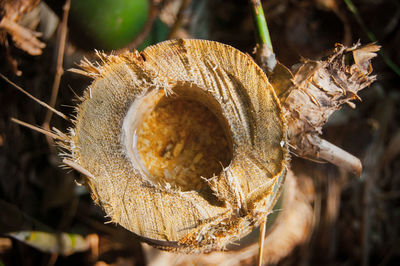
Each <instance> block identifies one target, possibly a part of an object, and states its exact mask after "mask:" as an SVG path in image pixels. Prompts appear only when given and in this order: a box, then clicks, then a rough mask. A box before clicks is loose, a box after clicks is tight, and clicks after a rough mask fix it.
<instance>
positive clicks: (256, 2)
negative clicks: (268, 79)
mask: <svg viewBox="0 0 400 266" xmlns="http://www.w3.org/2000/svg"><path fill="white" fill-rule="evenodd" d="M250 5H251V10H252V13H253V21H254V28H255V30H256V38H257V47H256V61H257V63H258V64H259V65H260V66H261V68H262V69H263V70H264V71H265V72H267V73H268V72H272V71H273V70H274V68H275V66H276V57H275V54H274V51H273V48H272V42H271V37H270V35H269V30H268V25H267V21H266V19H265V15H264V11H263V8H262V5H261V1H260V0H250Z"/></svg>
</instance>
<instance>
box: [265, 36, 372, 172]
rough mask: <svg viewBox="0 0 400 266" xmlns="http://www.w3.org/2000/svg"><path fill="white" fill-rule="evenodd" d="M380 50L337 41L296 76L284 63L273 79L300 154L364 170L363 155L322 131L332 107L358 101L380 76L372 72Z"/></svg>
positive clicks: (295, 151) (334, 108)
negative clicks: (325, 56)
mask: <svg viewBox="0 0 400 266" xmlns="http://www.w3.org/2000/svg"><path fill="white" fill-rule="evenodd" d="M378 50H379V46H378V45H375V44H369V45H366V46H362V47H360V45H359V44H356V45H354V46H353V47H351V48H346V47H344V46H342V45H338V46H337V47H336V49H335V53H334V54H333V55H332V56H330V57H329V58H328V59H327V60H325V61H306V62H304V63H303V64H302V65H301V66H300V67H299V68H298V70H297V71H296V73H295V74H294V75H293V76H292V74H291V73H290V71H289V70H287V69H285V67H284V66H282V65H280V64H279V65H278V66H277V67H276V70H275V73H273V75H272V77H271V80H272V84H273V85H274V88H275V89H276V90H277V92H278V97H279V98H280V100H281V103H282V105H283V107H284V109H285V111H286V118H287V121H288V137H289V141H290V145H291V146H292V147H293V150H292V151H293V152H294V153H295V154H297V155H299V156H302V157H316V158H321V159H323V160H327V161H329V162H331V163H333V164H335V165H337V166H339V167H342V168H344V169H346V170H348V171H351V172H353V173H355V174H356V175H361V163H360V161H359V159H358V158H356V157H354V156H352V155H350V154H349V153H347V152H345V151H343V150H341V149H340V148H338V147H335V146H334V145H332V144H330V143H329V142H327V141H325V140H321V139H320V137H319V135H320V134H322V126H323V125H324V124H325V123H326V122H327V121H328V118H329V116H330V115H331V114H332V113H333V112H335V111H336V110H338V109H340V107H341V105H342V104H344V103H346V104H348V105H350V106H351V107H354V106H355V105H354V103H352V102H351V101H352V100H356V99H358V100H359V99H360V98H359V97H358V95H357V93H358V92H359V91H360V90H362V89H363V88H365V87H367V86H369V85H370V84H371V83H372V82H373V81H374V80H375V76H370V74H371V72H372V67H371V64H370V60H371V59H372V58H373V57H375V56H376V53H375V52H377V51H378ZM285 78H286V79H285Z"/></svg>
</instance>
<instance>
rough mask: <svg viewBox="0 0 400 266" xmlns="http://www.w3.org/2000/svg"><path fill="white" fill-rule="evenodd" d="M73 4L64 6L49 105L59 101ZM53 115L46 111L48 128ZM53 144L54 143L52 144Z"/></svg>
mask: <svg viewBox="0 0 400 266" xmlns="http://www.w3.org/2000/svg"><path fill="white" fill-rule="evenodd" d="M70 5H71V0H66V1H65V4H64V6H63V18H62V22H61V25H60V31H59V35H58V52H57V66H56V74H55V76H54V81H53V86H52V89H51V97H50V102H49V105H50V106H51V107H54V106H55V104H56V101H57V96H58V90H59V87H60V81H61V76H62V75H63V73H64V70H63V61H64V50H65V43H66V40H67V32H68V14H69V9H70ZM52 116H53V113H52V112H50V111H47V112H46V116H45V119H44V122H43V127H44V128H45V129H47V130H49V129H50V121H51V118H52ZM46 139H47V142H48V143H49V144H52V143H53V141H52V139H51V138H48V137H46ZM50 146H52V145H50Z"/></svg>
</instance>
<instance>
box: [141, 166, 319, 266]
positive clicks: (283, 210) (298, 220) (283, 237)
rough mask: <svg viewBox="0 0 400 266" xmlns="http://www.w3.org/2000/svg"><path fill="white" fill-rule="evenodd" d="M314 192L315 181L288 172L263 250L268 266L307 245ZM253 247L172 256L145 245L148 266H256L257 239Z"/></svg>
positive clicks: (310, 227) (311, 219)
mask: <svg viewBox="0 0 400 266" xmlns="http://www.w3.org/2000/svg"><path fill="white" fill-rule="evenodd" d="M314 196H315V192H314V186H313V182H312V178H311V177H309V176H306V175H301V176H295V175H294V174H293V172H292V171H290V170H289V171H288V174H287V177H286V181H285V185H284V192H283V194H282V195H281V197H282V198H281V201H282V205H281V206H280V207H279V208H278V209H276V210H275V211H277V212H278V214H277V215H278V216H277V218H276V220H275V222H274V223H273V225H272V226H271V227H269V228H268V231H267V236H266V238H265V243H264V249H263V253H262V254H263V262H264V264H265V265H274V264H277V263H278V262H279V261H280V260H281V259H283V258H285V257H286V256H287V255H288V254H290V253H291V252H292V251H293V249H294V248H295V247H296V246H299V245H301V244H304V243H306V242H307V241H308V240H309V239H310V236H311V232H312V229H313V226H314V221H313V219H314V213H313V207H312V202H313V200H314ZM253 237H254V238H255V239H253V243H252V244H250V245H248V246H245V247H242V245H240V246H238V247H241V248H239V249H238V250H230V251H226V252H213V253H211V254H201V255H193V254H187V255H182V254H171V253H167V252H162V251H158V250H155V249H153V248H151V247H148V246H146V245H144V249H145V250H146V257H147V262H148V264H149V266H162V265H171V264H174V265H177V266H180V265H220V266H222V265H224V266H228V265H229V266H231V265H237V266H239V265H255V263H256V260H257V256H258V241H257V237H258V235H255V236H253ZM239 244H243V243H240V242H239Z"/></svg>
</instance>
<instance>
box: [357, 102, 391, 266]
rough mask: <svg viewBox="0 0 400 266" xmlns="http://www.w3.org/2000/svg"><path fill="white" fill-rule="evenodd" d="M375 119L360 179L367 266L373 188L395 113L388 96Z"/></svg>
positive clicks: (363, 252) (363, 250)
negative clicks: (375, 128) (361, 183)
mask: <svg viewBox="0 0 400 266" xmlns="http://www.w3.org/2000/svg"><path fill="white" fill-rule="evenodd" d="M374 113H375V115H374V116H375V119H376V120H377V122H378V123H379V126H378V128H377V130H376V132H375V133H374V135H373V139H372V143H371V144H370V145H369V147H368V149H367V152H366V154H365V157H364V163H365V165H366V167H365V170H364V172H363V175H362V176H361V180H362V181H363V182H364V186H363V195H362V201H363V202H362V207H363V208H362V221H361V222H362V223H361V224H362V226H361V238H360V239H361V265H363V266H367V265H370V263H369V252H370V243H371V235H370V232H371V226H372V224H373V222H372V220H373V217H375V213H374V211H375V209H374V207H375V206H376V205H374V202H375V200H376V199H374V198H375V197H376V196H374V194H375V193H374V190H375V189H376V187H377V185H376V182H377V180H378V178H379V172H380V170H381V164H382V161H383V159H382V157H383V154H384V142H385V140H386V137H387V134H388V129H389V127H390V123H391V122H392V121H393V117H394V114H395V102H394V100H393V99H392V98H388V99H386V100H384V101H382V102H381V103H379V104H378V105H377V107H376V109H375V112H374Z"/></svg>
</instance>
